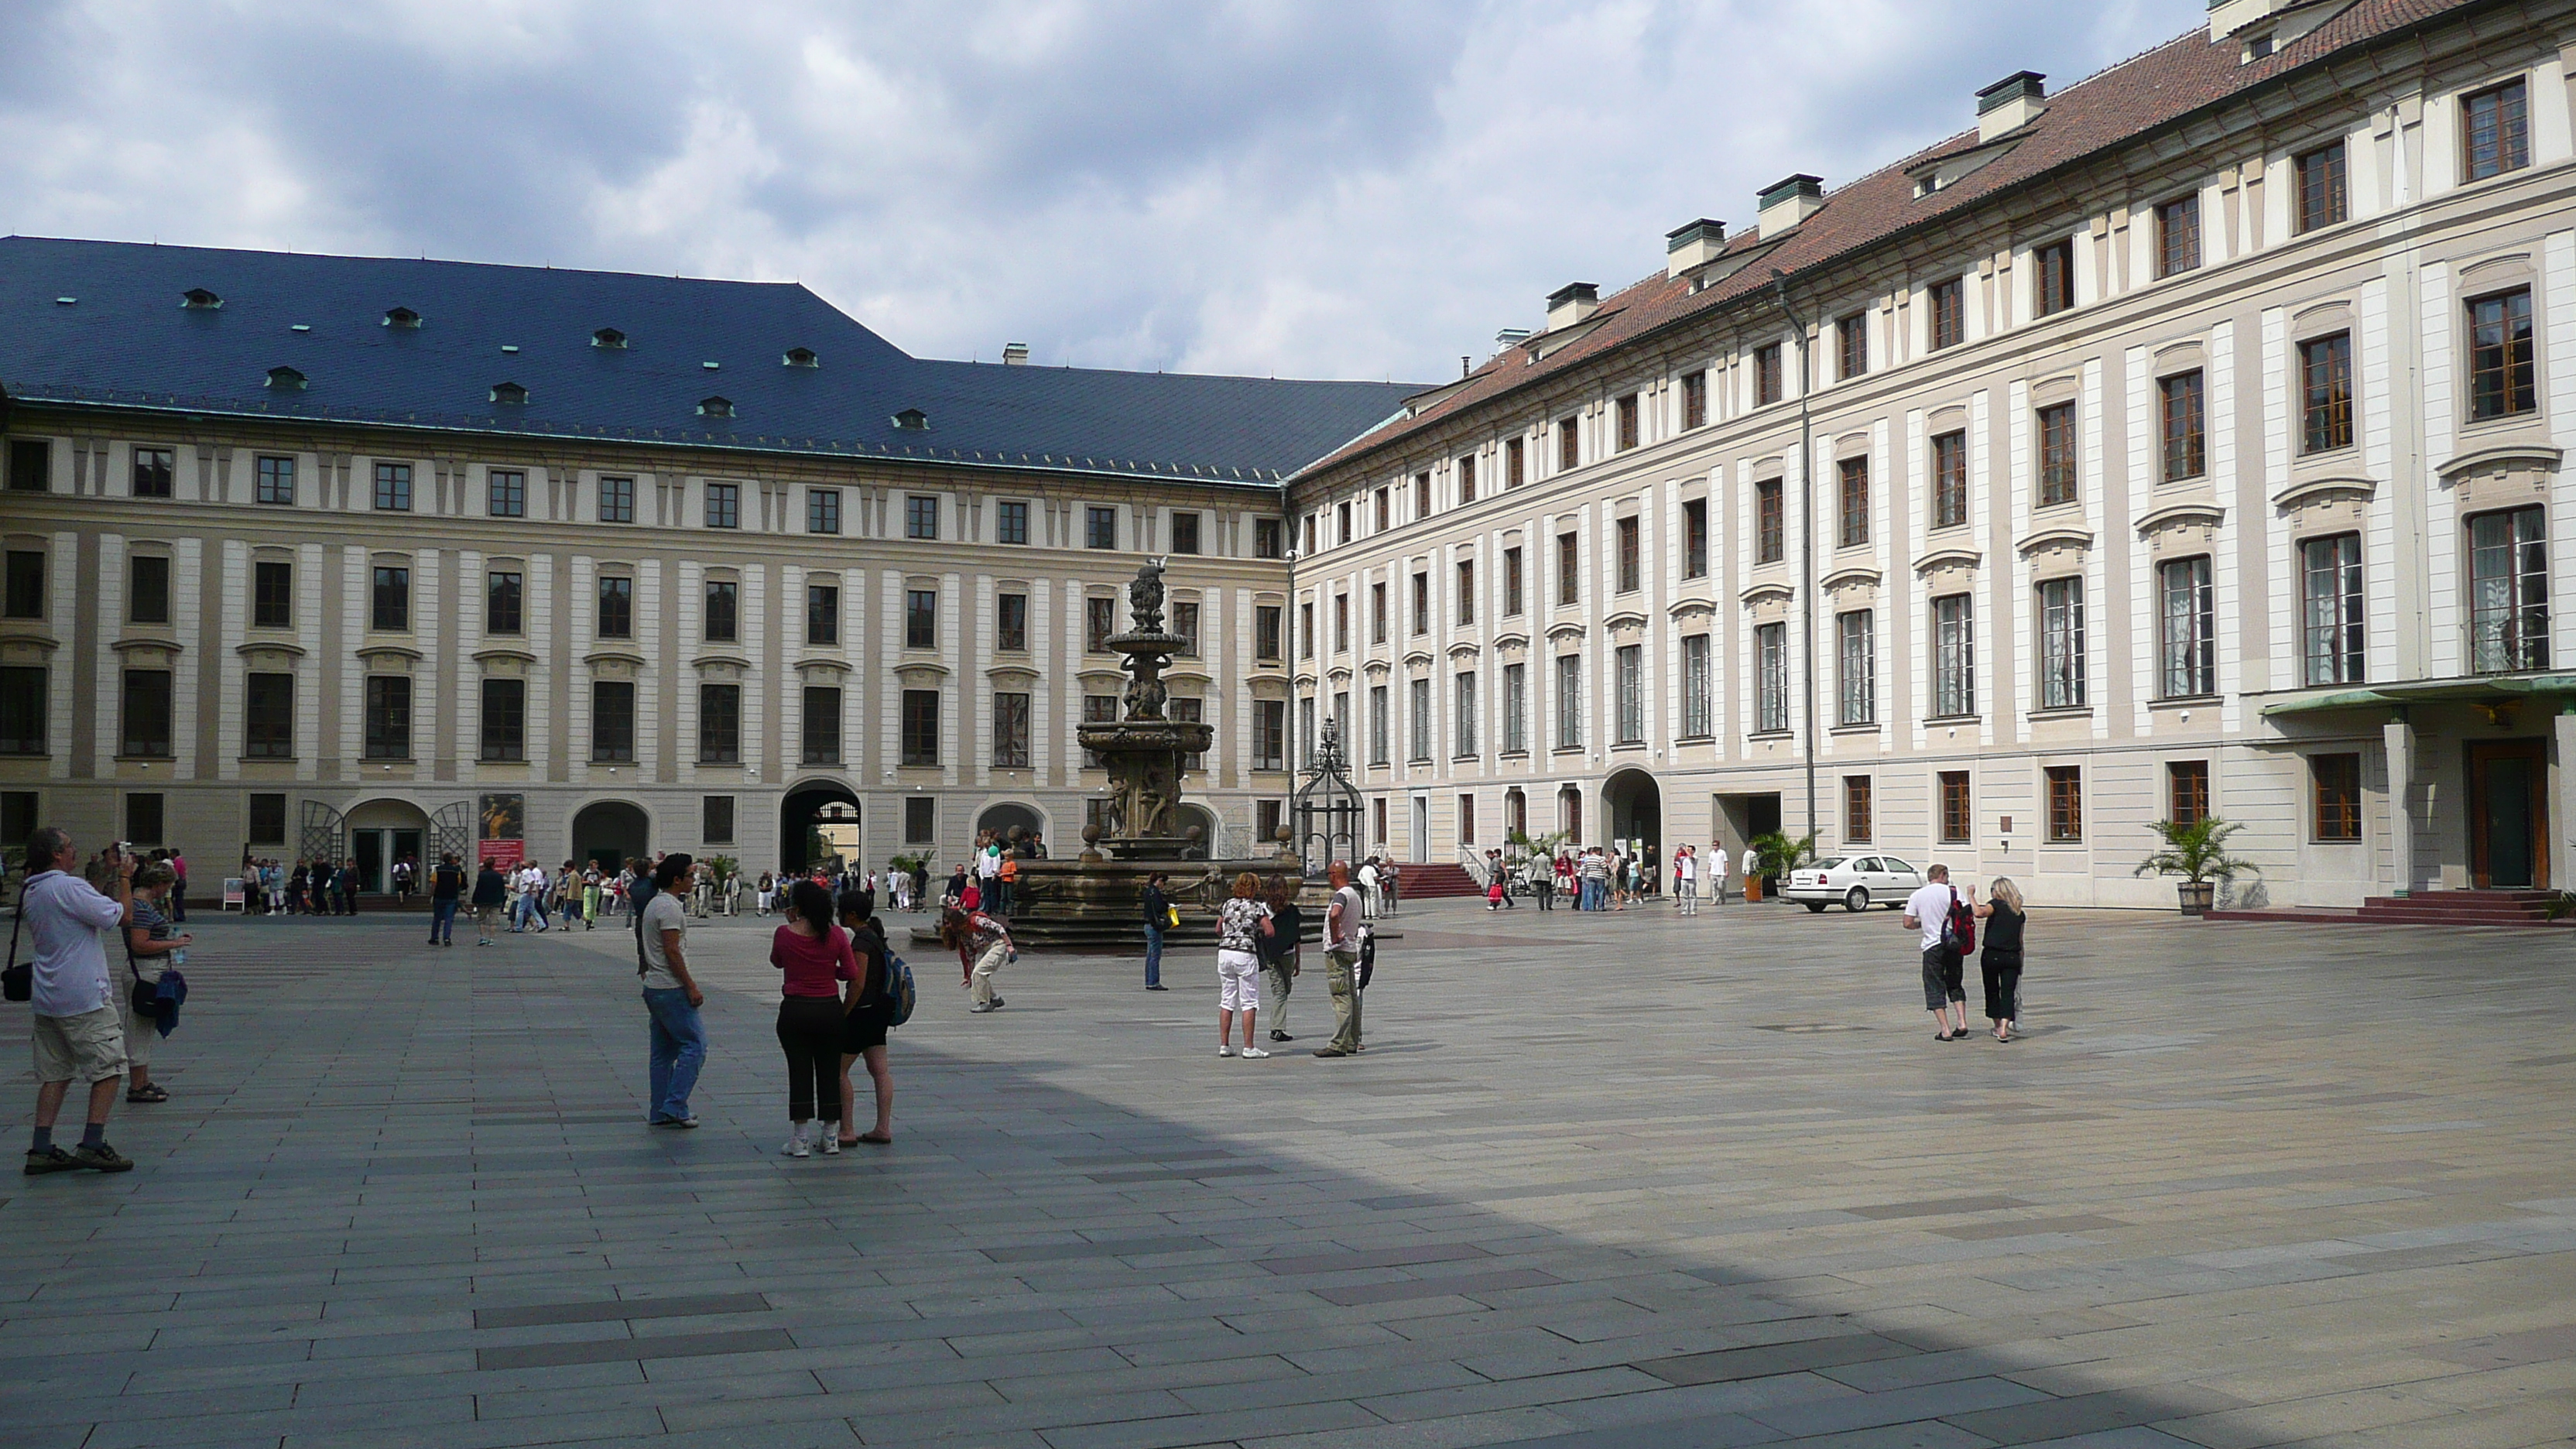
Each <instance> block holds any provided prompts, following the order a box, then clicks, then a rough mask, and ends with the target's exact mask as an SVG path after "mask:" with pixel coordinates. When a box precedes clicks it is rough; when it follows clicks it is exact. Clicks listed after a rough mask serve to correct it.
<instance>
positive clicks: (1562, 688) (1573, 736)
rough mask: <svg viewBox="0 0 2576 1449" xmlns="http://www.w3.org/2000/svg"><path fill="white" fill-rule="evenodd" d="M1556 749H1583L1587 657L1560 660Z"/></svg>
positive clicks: (1558, 664)
mask: <svg viewBox="0 0 2576 1449" xmlns="http://www.w3.org/2000/svg"><path fill="white" fill-rule="evenodd" d="M1556 747H1557V748H1558V749H1560V750H1579V749H1581V748H1583V656H1582V655H1580V654H1560V655H1558V656H1556Z"/></svg>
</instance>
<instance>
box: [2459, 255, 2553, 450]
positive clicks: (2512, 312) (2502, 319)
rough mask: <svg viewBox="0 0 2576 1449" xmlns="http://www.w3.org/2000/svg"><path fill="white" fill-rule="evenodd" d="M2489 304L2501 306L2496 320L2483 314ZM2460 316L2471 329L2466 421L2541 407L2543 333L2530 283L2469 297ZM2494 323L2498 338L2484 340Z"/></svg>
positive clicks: (2508, 415) (2514, 414)
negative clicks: (2491, 340)
mask: <svg viewBox="0 0 2576 1449" xmlns="http://www.w3.org/2000/svg"><path fill="white" fill-rule="evenodd" d="M2487 307H2495V308H2497V309H2498V310H2497V312H2496V314H2495V317H2494V320H2493V321H2492V322H2489V321H2488V320H2487V319H2486V318H2485V317H2484V316H2482V315H2481V309H2484V308H2487ZM2461 316H2462V317H2463V319H2464V320H2465V321H2466V323H2467V331H2468V337H2467V342H2468V347H2467V351H2468V357H2469V388H2468V392H2469V419H2468V420H2469V421H2470V422H2471V423H2488V422H2494V421H2496V420H2498V419H2502V418H2517V417H2522V416H2524V415H2526V414H2529V413H2534V412H2537V411H2539V410H2540V387H2539V382H2540V370H2539V353H2538V347H2537V344H2538V342H2539V333H2538V330H2537V324H2536V322H2535V319H2534V315H2533V307H2532V298H2531V286H2530V284H2529V283H2524V284H2523V285H2520V286H2515V287H2506V288H2503V289H2501V290H2499V291H2494V292H2487V293H2484V294H2482V295H2479V296H2475V297H2471V298H2468V299H2467V300H2466V301H2464V302H2463V303H2462V304H2461ZM2490 327H2492V328H2493V329H2494V332H2495V340H2494V341H2493V342H2484V341H2481V340H2480V338H2481V337H2482V336H2483V335H2485V334H2486V333H2487V332H2488V330H2489V328H2490ZM2490 358H2492V360H2490Z"/></svg>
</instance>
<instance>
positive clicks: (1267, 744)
mask: <svg viewBox="0 0 2576 1449" xmlns="http://www.w3.org/2000/svg"><path fill="white" fill-rule="evenodd" d="M1252 768H1254V769H1256V770H1284V769H1287V768H1288V701H1286V700H1284V699H1256V700H1254V701H1253V702H1252Z"/></svg>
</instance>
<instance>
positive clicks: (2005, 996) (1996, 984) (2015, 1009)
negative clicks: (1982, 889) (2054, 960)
mask: <svg viewBox="0 0 2576 1449" xmlns="http://www.w3.org/2000/svg"><path fill="white" fill-rule="evenodd" d="M1977 915H1978V916H1979V917H1980V918H1982V919H1983V920H1984V921H1985V923H1986V930H1985V947H1984V949H1983V950H1982V951H1981V952H1979V954H1978V956H1977V969H1978V970H1979V971H1980V972H1981V973H1982V974H1983V975H1984V976H1985V978H1986V1019H1987V1020H1988V1021H1991V1022H1993V1023H1994V1034H1995V1040H1997V1041H2011V1040H2012V1039H2013V1037H2014V1036H2015V1035H2017V1034H2018V1033H2017V1030H2016V1028H2015V1023H2016V1022H2017V1021H2019V1020H2020V1017H2021V938H2022V928H2023V927H2025V926H2027V925H2029V924H2030V917H2029V915H2028V914H2026V913H2025V912H2024V911H2023V910H2022V905H2021V888H2020V887H2019V886H2016V885H2014V884H2013V883H2012V877H2010V876H2002V875H1999V876H1996V877H1995V883H1994V884H1993V885H1991V886H1988V887H1987V888H1986V903H1985V904H1984V905H1982V906H1979V907H1977Z"/></svg>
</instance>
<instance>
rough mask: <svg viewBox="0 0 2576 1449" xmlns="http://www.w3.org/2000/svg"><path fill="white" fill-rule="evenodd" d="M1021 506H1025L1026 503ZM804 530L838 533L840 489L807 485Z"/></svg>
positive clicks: (839, 525)
mask: <svg viewBox="0 0 2576 1449" xmlns="http://www.w3.org/2000/svg"><path fill="white" fill-rule="evenodd" d="M1001 506H1002V507H1008V506H1009V505H1008V504H1003V505H1001ZM1021 506H1022V507H1023V508H1025V507H1026V506H1027V505H1026V504H1023V505H1021ZM805 531H806V532H807V533H819V534H838V533H839V532H840V531H841V490H840V489H838V488H810V487H809V488H807V489H806V490H805Z"/></svg>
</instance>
